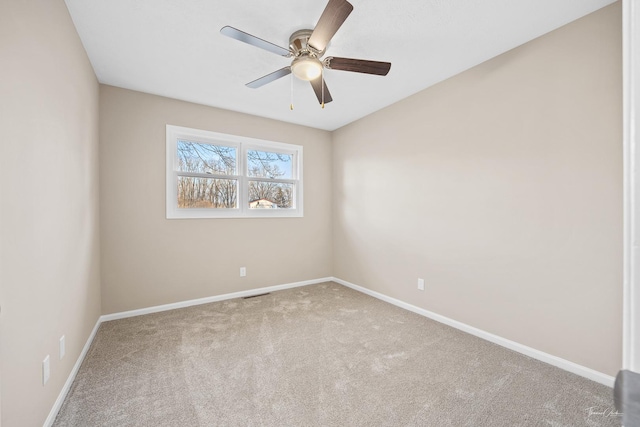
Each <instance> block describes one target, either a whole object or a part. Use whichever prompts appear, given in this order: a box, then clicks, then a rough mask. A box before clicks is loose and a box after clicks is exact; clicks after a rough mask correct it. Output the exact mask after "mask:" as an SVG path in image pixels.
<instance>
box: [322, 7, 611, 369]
mask: <svg viewBox="0 0 640 427" xmlns="http://www.w3.org/2000/svg"><path fill="white" fill-rule="evenodd" d="M392 72H393V71H392ZM621 88H622V81H621V8H620V4H619V3H617V4H614V5H612V6H609V7H607V8H605V9H602V10H600V11H598V12H596V13H594V14H592V15H589V16H587V17H585V18H583V19H580V20H578V21H575V22H574V23H571V24H569V25H568V26H566V27H563V28H560V29H558V30H557V31H554V32H552V33H549V34H547V35H545V36H543V37H541V38H539V39H537V40H534V41H532V42H530V43H527V44H525V45H523V46H521V47H519V48H517V49H514V50H512V51H510V52H508V53H506V54H503V55H501V56H499V57H497V58H495V59H492V60H490V61H488V62H486V63H484V64H482V65H480V66H478V67H475V68H473V69H471V70H468V71H466V72H464V73H462V74H460V75H458V76H456V77H453V78H451V79H449V80H447V81H445V82H443V83H440V84H438V85H436V86H434V87H431V88H429V89H427V90H425V91H423V92H421V93H419V94H417V95H414V96H412V97H410V98H408V99H405V100H403V101H401V102H399V103H397V104H395V105H393V106H390V107H388V108H386V109H384V110H382V111H379V112H377V113H374V114H372V115H371V116H368V117H366V118H363V119H361V120H359V121H357V122H355V123H352V124H351V125H348V126H346V127H344V128H341V129H339V130H338V131H336V132H335V133H334V135H333V146H334V149H333V168H334V187H333V188H334V195H333V196H334V202H333V203H334V246H333V248H334V251H333V261H334V275H335V276H336V277H339V278H341V279H344V280H347V281H350V282H353V283H356V284H359V285H362V286H366V287H367V288H370V289H372V290H375V291H378V292H382V293H384V294H387V295H389V296H392V297H395V298H398V299H400V300H403V301H406V302H408V303H411V304H414V305H417V306H419V307H423V308H425V309H428V310H432V311H434V312H436V313H439V314H442V315H444V316H448V317H450V318H452V319H455V320H458V321H461V322H464V323H467V324H469V325H472V326H475V327H477V328H480V329H483V330H485V331H488V332H491V333H494V334H497V335H499V336H502V337H505V338H508V339H511V340H514V341H516V342H519V343H522V344H525V345H528V346H531V347H533V348H536V349H539V350H542V351H544V352H548V353H551V354H553V355H556V356H559V357H562V358H565V359H568V360H571V361H573V362H576V363H579V364H581V365H584V366H587V367H590V368H593V369H596V370H598V371H601V372H604V373H606V374H609V375H614V374H615V373H616V371H617V370H618V369H619V368H620V363H621V319H622V313H621V299H622V296H621V289H622V276H621V275H622V134H621V117H622V115H621V108H622V97H621V93H622V89H621ZM418 277H422V278H424V279H425V281H426V290H425V291H424V292H421V291H418V290H417V289H416V288H417V286H416V282H417V278H418Z"/></svg>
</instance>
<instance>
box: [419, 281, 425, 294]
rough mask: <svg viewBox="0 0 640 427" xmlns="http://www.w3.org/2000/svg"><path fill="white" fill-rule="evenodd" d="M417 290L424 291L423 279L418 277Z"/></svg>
mask: <svg viewBox="0 0 640 427" xmlns="http://www.w3.org/2000/svg"><path fill="white" fill-rule="evenodd" d="M418 290H421V291H424V279H418Z"/></svg>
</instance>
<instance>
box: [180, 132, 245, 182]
mask: <svg viewBox="0 0 640 427" xmlns="http://www.w3.org/2000/svg"><path fill="white" fill-rule="evenodd" d="M236 158H237V152H236V148H235V147H225V146H222V145H213V144H203V143H198V142H191V141H185V140H178V170H179V171H181V172H198V173H214V174H221V175H236V164H237V163H236Z"/></svg>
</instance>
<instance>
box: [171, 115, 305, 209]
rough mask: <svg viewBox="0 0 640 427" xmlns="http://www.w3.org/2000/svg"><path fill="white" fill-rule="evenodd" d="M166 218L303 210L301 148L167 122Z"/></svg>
mask: <svg viewBox="0 0 640 427" xmlns="http://www.w3.org/2000/svg"><path fill="white" fill-rule="evenodd" d="M166 185H167V187H166V193H167V199H166V201H167V203H166V204H167V206H166V214H167V218H220V217H232V218H238V217H291V216H294V217H295V216H303V214H302V147H301V146H299V145H293V144H284V143H279V142H272V141H263V140H257V139H253V138H245V137H239V136H234V135H226V134H220V133H215V132H209V131H203V130H198V129H189V128H183V127H178V126H172V125H167V184H166Z"/></svg>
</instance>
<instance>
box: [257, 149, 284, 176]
mask: <svg viewBox="0 0 640 427" xmlns="http://www.w3.org/2000/svg"><path fill="white" fill-rule="evenodd" d="M247 171H248V172H249V176H253V177H257V178H272V179H278V178H280V179H292V178H293V155H291V154H282V153H272V152H269V151H258V150H248V151H247Z"/></svg>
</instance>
